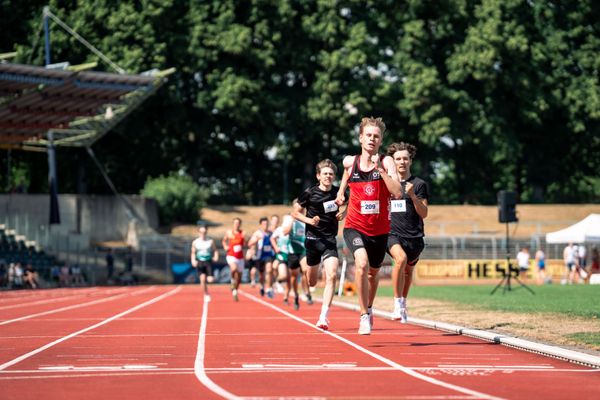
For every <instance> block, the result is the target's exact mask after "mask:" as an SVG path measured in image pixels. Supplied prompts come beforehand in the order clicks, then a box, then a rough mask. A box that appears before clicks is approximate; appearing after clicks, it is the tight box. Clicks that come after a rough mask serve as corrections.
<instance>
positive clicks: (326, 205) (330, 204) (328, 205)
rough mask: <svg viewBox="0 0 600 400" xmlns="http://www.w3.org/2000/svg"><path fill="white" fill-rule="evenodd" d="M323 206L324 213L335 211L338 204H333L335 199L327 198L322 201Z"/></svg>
mask: <svg viewBox="0 0 600 400" xmlns="http://www.w3.org/2000/svg"><path fill="white" fill-rule="evenodd" d="M323 208H324V210H325V212H326V213H330V212H335V211H337V210H338V205H337V204H335V200H329V201H326V202H324V203H323Z"/></svg>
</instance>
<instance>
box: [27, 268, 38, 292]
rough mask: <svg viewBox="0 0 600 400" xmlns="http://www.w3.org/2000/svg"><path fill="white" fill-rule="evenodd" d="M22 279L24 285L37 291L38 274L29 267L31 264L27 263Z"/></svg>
mask: <svg viewBox="0 0 600 400" xmlns="http://www.w3.org/2000/svg"><path fill="white" fill-rule="evenodd" d="M24 278H25V279H24V280H25V285H27V286H29V287H30V288H32V289H37V287H38V286H39V283H38V273H37V271H36V270H35V268H33V265H31V263H28V264H27V266H26V267H25V273H24Z"/></svg>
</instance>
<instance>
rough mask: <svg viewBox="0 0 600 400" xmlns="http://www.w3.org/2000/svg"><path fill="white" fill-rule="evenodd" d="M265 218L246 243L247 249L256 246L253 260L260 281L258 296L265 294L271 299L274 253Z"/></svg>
mask: <svg viewBox="0 0 600 400" xmlns="http://www.w3.org/2000/svg"><path fill="white" fill-rule="evenodd" d="M268 222H269V220H268V219H267V217H262V218H261V219H260V220H259V222H258V223H259V228H258V229H257V230H256V231H255V232H254V233H253V234H252V236H251V237H250V240H249V241H248V247H253V246H256V253H255V256H254V258H255V260H256V267H257V269H258V273H259V280H260V285H261V286H260V294H261V296H264V294H265V292H266V293H267V297H269V298H270V299H272V298H273V296H274V294H273V260H274V259H275V253H274V252H273V247H272V246H271V233H272V232H270V231H269V230H268Z"/></svg>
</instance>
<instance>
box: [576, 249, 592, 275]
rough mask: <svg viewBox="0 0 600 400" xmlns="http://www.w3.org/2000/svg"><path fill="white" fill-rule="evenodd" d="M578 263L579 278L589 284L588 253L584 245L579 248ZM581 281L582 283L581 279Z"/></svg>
mask: <svg viewBox="0 0 600 400" xmlns="http://www.w3.org/2000/svg"><path fill="white" fill-rule="evenodd" d="M577 263H578V265H579V268H578V269H577V271H578V272H579V277H580V278H582V279H583V280H584V281H586V282H587V279H588V278H589V276H588V275H589V274H588V272H589V271H588V270H587V252H586V250H585V246H584V245H583V243H582V244H580V245H579V246H577ZM579 281H580V282H581V279H580V280H579Z"/></svg>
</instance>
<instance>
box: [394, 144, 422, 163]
mask: <svg viewBox="0 0 600 400" xmlns="http://www.w3.org/2000/svg"><path fill="white" fill-rule="evenodd" d="M402 150H406V151H408V155H409V156H410V159H411V160H413V159H414V158H415V156H416V155H417V148H416V147H415V146H413V145H412V144H410V143H405V142H400V143H392V144H390V145H389V146H388V148H387V155H388V156H392V157H394V154H396V152H397V151H402Z"/></svg>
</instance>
